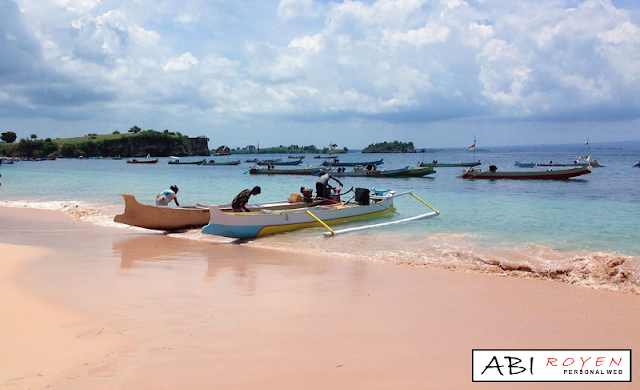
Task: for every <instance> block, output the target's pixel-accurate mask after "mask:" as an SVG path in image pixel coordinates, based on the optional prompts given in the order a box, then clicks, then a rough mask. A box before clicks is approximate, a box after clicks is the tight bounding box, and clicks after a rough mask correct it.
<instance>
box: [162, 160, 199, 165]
mask: <svg viewBox="0 0 640 390" xmlns="http://www.w3.org/2000/svg"><path fill="white" fill-rule="evenodd" d="M167 164H171V165H202V161H186V162H182V161H169V162H168V163H167Z"/></svg>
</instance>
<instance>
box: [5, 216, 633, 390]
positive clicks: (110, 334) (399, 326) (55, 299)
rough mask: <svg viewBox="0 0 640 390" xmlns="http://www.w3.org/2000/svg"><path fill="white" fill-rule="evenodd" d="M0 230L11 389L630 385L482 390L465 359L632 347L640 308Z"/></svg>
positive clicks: (161, 245)
mask: <svg viewBox="0 0 640 390" xmlns="http://www.w3.org/2000/svg"><path fill="white" fill-rule="evenodd" d="M0 226H2V228H0V307H2V316H1V317H0V387H6V388H10V389H178V388H180V389H426V388H434V389H478V388H479V389H493V388H505V389H506V388H527V389H547V388H548V389H559V388H563V389H564V388H575V389H578V388H580V389H583V388H590V389H601V388H612V389H615V388H625V389H628V388H630V387H629V386H633V385H630V384H629V383H504V384H503V383H473V382H472V381H471V351H472V349H480V348H489V349H510V348H513V349H534V348H535V349H538V348H561V349H571V348H579V349H582V348H584V349H597V348H602V349H616V348H619V349H633V348H634V347H636V346H637V345H639V343H640V321H639V320H640V309H639V307H640V305H639V303H640V302H639V297H638V296H637V295H632V294H623V293H615V292H605V291H597V290H591V289H587V288H583V287H577V286H572V285H568V284H562V283H558V282H552V281H541V280H527V279H517V278H508V277H501V276H496V275H482V274H472V273H459V272H452V271H446V270H434V269H428V268H418V267H409V266H404V265H391V264H384V263H378V262H373V261H370V260H367V259H362V260H346V259H344V258H341V259H334V258H328V257H323V256H317V255H316V256H300V255H297V254H292V253H284V252H278V251H270V250H263V249H256V248H251V247H248V246H244V245H237V244H214V243H211V242H200V241H194V240H185V239H182V238H179V237H176V236H173V235H164V234H159V233H147V232H141V231H140V230H134V229H117V228H106V227H98V226H94V225H91V224H89V223H86V222H78V221H75V220H72V219H70V218H68V217H66V216H65V215H62V214H61V213H58V212H50V211H41V210H37V211H36V210H24V209H20V210H18V209H8V208H0ZM637 360H638V359H636V360H635V362H634V363H633V368H634V369H635V370H636V372H637V369H638V363H636V362H637Z"/></svg>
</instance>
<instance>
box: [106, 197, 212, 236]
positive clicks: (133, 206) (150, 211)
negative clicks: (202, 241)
mask: <svg viewBox="0 0 640 390" xmlns="http://www.w3.org/2000/svg"><path fill="white" fill-rule="evenodd" d="M120 196H122V197H123V198H124V213H123V214H118V215H116V216H115V218H114V219H113V220H114V221H115V222H118V223H124V224H126V225H131V226H137V227H141V228H145V229H153V230H184V229H191V228H197V227H202V226H204V225H206V224H207V223H208V222H209V208H207V207H204V206H187V207H184V206H181V207H172V206H155V205H154V206H152V205H145V204H141V203H139V202H138V201H137V200H136V198H135V196H133V195H128V194H120Z"/></svg>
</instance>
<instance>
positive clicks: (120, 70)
mask: <svg viewBox="0 0 640 390" xmlns="http://www.w3.org/2000/svg"><path fill="white" fill-rule="evenodd" d="M623 7H631V6H629V5H626V4H621V3H619V2H617V1H615V2H611V1H608V0H584V1H579V0H566V1H557V0H541V1H536V2H525V3H517V2H516V3H514V2H511V1H507V0H491V1H462V0H449V1H445V0H442V1H426V0H425V1H421V0H394V1H392V0H373V1H344V2H331V1H312V0H282V1H280V2H279V3H277V4H274V3H270V2H250V3H244V2H236V1H231V0H222V1H216V2H208V1H205V0H184V1H173V0H167V1H162V2H155V1H151V0H138V1H134V2H130V1H124V0H110V1H104V0H103V1H99V0H13V1H12V0H0V8H2V9H3V12H2V14H1V15H0V33H1V34H2V36H1V37H0V39H2V41H0V42H2V44H1V45H0V56H1V57H2V58H3V59H7V60H6V61H5V60H3V61H2V62H0V110H2V111H1V112H3V113H9V115H11V113H12V112H15V113H17V115H36V116H42V117H51V118H53V117H54V116H55V118H56V120H59V119H60V118H64V117H65V113H68V121H66V122H64V123H63V124H61V127H63V126H64V127H67V128H73V126H70V124H73V121H74V120H76V118H78V117H85V116H91V115H95V113H96V112H104V113H110V114H106V115H104V117H106V118H113V117H117V118H118V121H119V122H126V121H130V122H135V123H137V121H136V120H134V119H135V115H136V114H135V113H136V112H142V111H144V112H145V113H148V117H149V118H150V119H149V120H151V121H153V120H154V119H153V118H161V117H163V118H164V119H163V127H164V128H166V125H167V124H168V123H178V124H187V125H189V124H190V125H189V126H205V127H207V124H211V123H215V124H216V128H219V127H220V126H230V127H232V126H233V125H234V124H240V123H242V124H243V126H244V125H246V126H248V125H247V124H249V123H256V124H257V123H260V122H261V121H265V120H267V121H269V122H271V123H273V124H274V128H278V125H277V124H278V123H281V124H287V126H289V125H290V126H296V125H297V124H298V123H301V124H304V123H306V124H313V125H314V126H321V125H322V124H323V123H325V124H327V123H336V122H338V123H340V122H342V123H368V124H369V125H372V124H374V123H384V124H385V126H386V125H388V126H396V125H397V126H399V127H402V126H406V124H408V123H416V124H424V125H429V124H433V123H436V122H440V121H444V120H446V121H463V122H464V123H467V122H468V121H470V120H476V121H488V120H494V121H499V122H500V123H506V122H509V121H530V122H536V121H549V122H551V121H555V122H563V123H571V122H579V121H580V120H581V118H582V117H586V116H585V115H586V114H587V113H588V117H590V118H599V119H597V120H599V121H618V120H638V118H640V98H639V97H638V94H637V91H638V89H639V87H640V71H639V69H640V54H639V53H640V27H639V26H638V24H637V22H635V21H634V18H633V15H635V12H637V11H638V8H637V7H636V8H629V10H627V9H626V8H623ZM7 96H10V97H11V99H8V98H4V97H7ZM9 100H11V101H9ZM96 108H100V109H96ZM53 112H55V115H54V114H52V113H53ZM27 113H28V114H27ZM129 118H130V119H129ZM99 120H101V121H102V120H105V119H103V117H102V116H101V117H100V119H99ZM1 125H2V119H0V126H1ZM104 126H105V127H108V128H110V129H111V128H113V127H114V124H113V123H108V122H107V123H105V125H104ZM130 126H131V125H129V127H130ZM283 126H284V125H283ZM327 126H329V125H327ZM145 127H151V126H145ZM281 127H282V126H281ZM175 130H178V131H183V132H184V129H182V130H181V129H175ZM639 136H640V135H639ZM274 137H276V135H274ZM252 142H254V141H252Z"/></svg>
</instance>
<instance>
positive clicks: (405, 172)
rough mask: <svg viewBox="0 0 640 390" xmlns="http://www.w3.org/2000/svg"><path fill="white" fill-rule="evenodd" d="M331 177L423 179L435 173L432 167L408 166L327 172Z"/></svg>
mask: <svg viewBox="0 0 640 390" xmlns="http://www.w3.org/2000/svg"><path fill="white" fill-rule="evenodd" d="M327 172H329V173H331V175H333V176H339V177H423V176H426V175H430V174H433V173H436V171H435V170H434V169H433V166H432V165H431V166H428V167H424V168H412V169H409V167H408V166H406V167H404V168H400V169H389V170H378V169H371V170H369V169H358V168H356V169H354V170H353V171H345V172H335V171H333V170H332V171H327Z"/></svg>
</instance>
